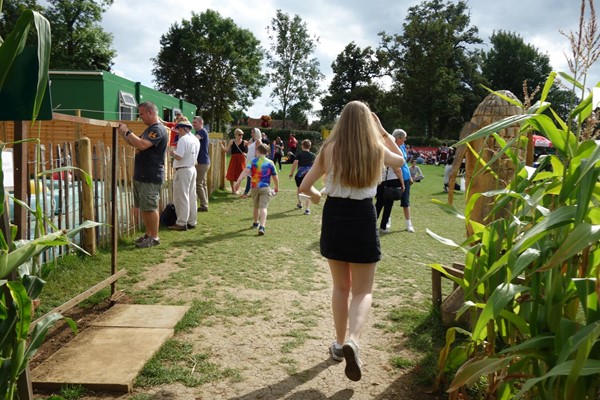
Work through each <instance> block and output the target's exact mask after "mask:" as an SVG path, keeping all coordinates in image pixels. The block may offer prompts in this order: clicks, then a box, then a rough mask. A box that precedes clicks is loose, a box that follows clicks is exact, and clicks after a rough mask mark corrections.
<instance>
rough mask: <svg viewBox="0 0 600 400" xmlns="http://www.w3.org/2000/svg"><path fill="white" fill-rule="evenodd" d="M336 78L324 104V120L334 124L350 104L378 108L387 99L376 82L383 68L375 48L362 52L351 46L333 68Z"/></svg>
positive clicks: (323, 101)
mask: <svg viewBox="0 0 600 400" xmlns="http://www.w3.org/2000/svg"><path fill="white" fill-rule="evenodd" d="M331 68H332V70H333V73H334V76H333V79H332V80H331V84H330V85H329V94H328V95H326V96H325V97H324V98H323V99H322V100H321V106H322V107H323V109H322V111H321V118H322V119H323V120H329V121H331V120H333V119H334V118H335V117H336V116H337V115H339V113H340V112H341V111H342V108H344V105H346V103H348V102H349V101H353V100H362V101H364V102H366V103H368V104H369V105H370V106H371V107H377V104H379V102H380V100H381V97H382V95H383V92H382V90H381V89H380V88H379V86H377V85H376V84H375V83H374V81H373V79H374V78H377V77H380V76H381V67H380V63H379V59H378V58H377V56H376V53H375V51H374V50H373V49H372V48H371V47H366V48H364V49H361V48H360V47H358V46H357V45H356V43H354V42H351V43H349V44H348V45H347V46H346V48H345V49H344V51H342V52H341V53H340V54H338V56H337V58H336V59H335V61H334V62H333V63H332V64H331Z"/></svg>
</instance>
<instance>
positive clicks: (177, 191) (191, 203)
mask: <svg viewBox="0 0 600 400" xmlns="http://www.w3.org/2000/svg"><path fill="white" fill-rule="evenodd" d="M173 204H175V212H176V213H177V222H176V224H177V225H180V226H186V225H187V224H189V225H194V226H195V225H196V223H197V222H198V210H197V207H198V205H197V198H196V168H194V167H189V168H180V169H178V170H177V171H175V178H174V179H173Z"/></svg>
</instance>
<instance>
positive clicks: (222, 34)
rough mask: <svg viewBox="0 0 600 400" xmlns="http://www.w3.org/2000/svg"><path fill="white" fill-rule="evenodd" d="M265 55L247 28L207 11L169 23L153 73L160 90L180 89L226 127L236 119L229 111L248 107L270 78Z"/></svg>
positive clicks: (214, 124)
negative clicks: (264, 66) (264, 69)
mask: <svg viewBox="0 0 600 400" xmlns="http://www.w3.org/2000/svg"><path fill="white" fill-rule="evenodd" d="M174 60H179V61H177V62H174ZM262 60H263V49H262V48H261V47H260V42H259V41H258V39H256V37H255V36H254V35H253V34H252V33H251V32H250V31H249V30H247V29H242V28H240V27H239V26H237V25H236V24H235V23H234V22H233V20H232V19H231V18H223V17H222V16H221V15H220V14H219V13H218V12H216V11H213V10H206V11H205V12H203V13H201V14H196V13H192V17H191V19H190V20H183V21H182V23H181V24H179V23H175V24H173V25H171V27H170V28H169V31H168V32H167V33H166V34H164V35H163V36H162V37H161V39H160V51H159V53H158V55H157V56H156V57H155V58H154V59H153V60H152V61H153V63H154V68H153V69H152V73H153V74H154V76H155V77H156V83H157V86H158V88H159V90H161V91H163V92H165V93H168V94H172V95H175V94H177V93H178V91H181V92H180V93H181V96H182V97H183V98H184V99H185V100H186V101H189V102H191V103H194V104H196V105H197V106H198V108H199V109H200V110H202V115H203V116H204V117H205V120H206V121H207V122H208V123H210V124H211V126H212V127H213V128H214V130H215V131H222V129H223V127H224V125H225V123H226V122H229V121H231V120H232V118H231V116H230V112H232V111H234V110H236V109H238V108H241V109H246V108H248V107H249V106H250V105H252V102H253V100H254V99H256V98H257V97H258V96H259V95H260V89H261V88H262V87H263V86H264V85H265V83H266V80H265V77H264V76H263V75H262V74H261V63H262Z"/></svg>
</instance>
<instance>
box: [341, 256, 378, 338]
mask: <svg viewBox="0 0 600 400" xmlns="http://www.w3.org/2000/svg"><path fill="white" fill-rule="evenodd" d="M376 267H377V263H372V264H354V263H351V264H350V271H351V275H352V278H351V279H352V300H351V301H350V308H349V310H348V321H349V332H348V339H352V340H353V341H354V343H356V344H358V339H360V335H361V334H362V331H363V328H364V326H365V324H366V322H367V318H368V317H369V312H370V311H371V302H372V300H373V295H372V293H373V280H374V278H375V268H376Z"/></svg>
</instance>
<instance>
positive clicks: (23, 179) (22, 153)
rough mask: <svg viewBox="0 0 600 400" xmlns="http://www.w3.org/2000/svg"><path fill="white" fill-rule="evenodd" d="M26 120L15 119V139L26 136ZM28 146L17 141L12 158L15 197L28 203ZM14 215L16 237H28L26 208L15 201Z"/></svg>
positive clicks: (18, 139)
mask: <svg viewBox="0 0 600 400" xmlns="http://www.w3.org/2000/svg"><path fill="white" fill-rule="evenodd" d="M28 132H29V127H28V122H27V121H15V141H16V142H18V141H21V140H24V139H27V138H28V136H29V135H28ZM28 157H29V154H28V146H27V142H21V143H17V144H15V146H14V151H13V160H14V163H15V164H14V180H15V181H14V183H15V197H16V198H17V199H19V200H21V201H23V202H24V203H25V204H29V198H28V194H27V188H28V187H29V174H28V172H27V158H28ZM14 207H15V208H14V210H15V215H14V219H13V222H14V224H15V225H16V226H17V228H18V230H17V237H16V238H17V239H29V238H28V236H29V231H28V228H27V220H28V218H27V217H28V215H27V209H25V208H23V207H21V206H20V205H19V204H17V203H16V202H15V205H14Z"/></svg>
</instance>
